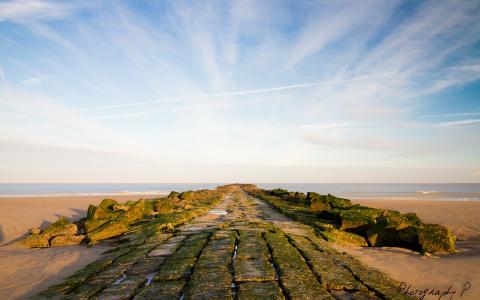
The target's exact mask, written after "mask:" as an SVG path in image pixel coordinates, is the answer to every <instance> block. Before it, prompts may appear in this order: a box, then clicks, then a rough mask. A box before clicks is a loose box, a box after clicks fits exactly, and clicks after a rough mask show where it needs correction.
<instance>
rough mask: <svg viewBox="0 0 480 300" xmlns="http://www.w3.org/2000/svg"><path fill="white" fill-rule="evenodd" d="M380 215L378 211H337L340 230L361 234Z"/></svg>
mask: <svg viewBox="0 0 480 300" xmlns="http://www.w3.org/2000/svg"><path fill="white" fill-rule="evenodd" d="M381 213H382V211H381V210H379V209H374V208H372V209H349V210H344V211H339V214H338V218H339V219H340V228H339V229H340V230H346V229H348V230H351V231H354V232H358V233H362V232H364V231H365V230H367V229H368V228H369V227H371V226H372V225H374V224H375V223H376V218H377V217H378V216H380V215H381Z"/></svg>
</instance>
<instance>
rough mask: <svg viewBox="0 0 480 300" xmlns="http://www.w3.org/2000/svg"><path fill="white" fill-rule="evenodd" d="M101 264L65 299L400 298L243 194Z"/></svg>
mask: <svg viewBox="0 0 480 300" xmlns="http://www.w3.org/2000/svg"><path fill="white" fill-rule="evenodd" d="M132 243H133V244H134V245H135V247H134V249H133V250H132ZM105 260H108V263H105V267H102V268H101V269H100V270H101V271H99V272H98V271H96V272H95V273H93V274H88V272H87V274H88V278H86V279H85V281H84V282H83V283H82V284H81V285H80V286H78V287H77V288H76V289H74V290H73V291H71V292H69V293H68V295H67V296H66V297H65V298H67V299H136V300H140V299H402V297H401V296H397V295H396V294H397V289H396V288H395V284H396V282H394V281H392V280H391V279H389V278H388V277H386V276H385V275H384V274H383V273H380V272H378V271H376V270H373V269H370V268H368V267H366V266H364V265H362V264H361V263H359V262H358V261H356V260H355V259H353V258H352V257H350V256H348V255H346V254H341V253H339V252H337V251H335V250H333V249H332V248H330V246H328V243H327V242H325V241H324V240H322V239H320V238H318V237H316V235H315V234H314V232H313V231H312V229H311V228H310V227H308V226H306V225H303V224H300V223H298V222H295V221H292V220H290V219H288V218H287V217H285V216H284V215H282V214H281V213H279V212H277V211H276V210H274V209H273V208H272V207H270V206H269V205H268V204H267V203H265V202H263V201H261V200H259V199H256V198H253V197H250V196H248V195H247V194H245V193H244V192H243V191H241V190H234V191H232V192H230V193H229V194H228V195H227V196H225V198H224V200H223V202H222V203H220V204H219V205H217V206H216V207H215V208H214V209H212V210H210V212H209V213H208V214H206V215H204V216H201V217H197V218H195V219H193V220H192V221H191V222H188V223H186V224H184V225H183V226H180V227H179V228H178V230H177V231H176V232H175V234H173V235H172V234H159V235H154V236H150V237H148V238H145V237H143V238H138V240H136V239H131V240H129V241H128V242H126V243H125V244H120V246H119V247H117V249H115V252H114V254H111V255H110V257H107V258H105V259H104V261H105ZM102 262H103V261H102V260H100V261H99V262H98V263H99V264H102ZM97 267H98V266H97ZM96 270H98V268H97V269H96ZM87 271H88V270H87ZM60 298H62V297H60Z"/></svg>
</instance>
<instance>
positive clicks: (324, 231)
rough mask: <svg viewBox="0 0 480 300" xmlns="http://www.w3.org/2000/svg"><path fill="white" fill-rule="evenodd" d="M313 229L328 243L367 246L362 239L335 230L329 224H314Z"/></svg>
mask: <svg viewBox="0 0 480 300" xmlns="http://www.w3.org/2000/svg"><path fill="white" fill-rule="evenodd" d="M315 227H316V228H317V229H318V231H317V232H318V234H319V235H320V236H322V237H323V238H325V239H327V240H328V241H330V242H335V243H338V244H340V245H356V246H362V247H367V246H368V243H367V240H366V239H365V238H364V237H362V236H359V235H357V234H353V233H350V232H347V231H342V230H338V229H335V228H334V227H333V226H332V225H331V224H325V223H316V224H315Z"/></svg>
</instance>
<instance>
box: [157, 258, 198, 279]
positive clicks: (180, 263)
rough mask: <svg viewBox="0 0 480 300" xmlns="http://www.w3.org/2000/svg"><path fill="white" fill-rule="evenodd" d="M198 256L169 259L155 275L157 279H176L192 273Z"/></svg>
mask: <svg viewBox="0 0 480 300" xmlns="http://www.w3.org/2000/svg"><path fill="white" fill-rule="evenodd" d="M195 260H196V258H191V257H190V258H180V259H169V260H167V261H166V262H165V263H164V264H163V265H162V266H161V267H160V271H159V272H158V273H157V275H156V276H155V278H154V280H155V281H164V280H176V279H180V278H186V277H188V276H189V275H190V273H191V271H192V268H193V264H194V263H195Z"/></svg>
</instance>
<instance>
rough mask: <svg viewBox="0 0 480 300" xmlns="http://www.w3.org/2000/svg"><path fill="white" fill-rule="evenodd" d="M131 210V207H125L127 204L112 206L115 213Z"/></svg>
mask: <svg viewBox="0 0 480 300" xmlns="http://www.w3.org/2000/svg"><path fill="white" fill-rule="evenodd" d="M129 209H130V206H129V205H125V204H115V205H113V206H112V210H113V211H119V210H121V211H127V210H129Z"/></svg>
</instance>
